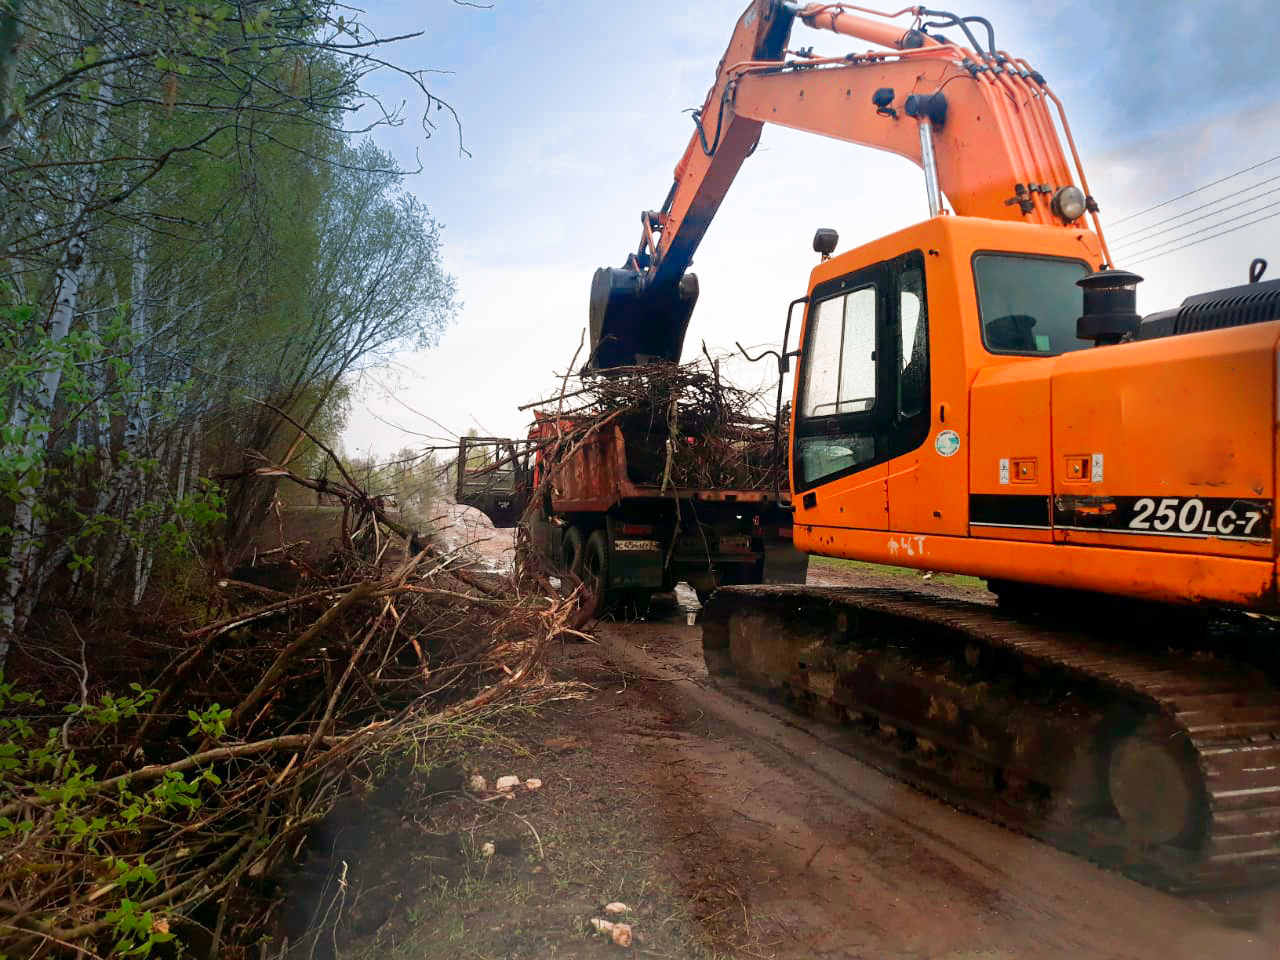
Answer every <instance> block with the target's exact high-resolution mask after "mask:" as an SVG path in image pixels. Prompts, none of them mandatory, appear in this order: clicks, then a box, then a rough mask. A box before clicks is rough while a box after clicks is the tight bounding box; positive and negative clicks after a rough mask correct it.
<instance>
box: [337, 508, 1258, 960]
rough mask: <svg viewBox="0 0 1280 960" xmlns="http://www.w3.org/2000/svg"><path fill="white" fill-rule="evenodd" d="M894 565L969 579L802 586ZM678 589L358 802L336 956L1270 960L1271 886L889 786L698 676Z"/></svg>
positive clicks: (793, 725) (970, 588)
mask: <svg viewBox="0 0 1280 960" xmlns="http://www.w3.org/2000/svg"><path fill="white" fill-rule="evenodd" d="M459 513H460V514H468V513H470V511H465V510H463V511H459ZM467 519H468V520H469V521H470V522H469V523H468V524H467V525H466V527H465V531H466V532H465V539H466V540H467V541H470V542H478V543H481V544H482V546H480V547H479V548H478V549H480V550H483V551H485V552H486V553H487V555H488V559H489V560H490V561H491V562H492V563H494V564H495V565H498V566H500V565H501V564H502V551H503V550H506V549H509V547H508V545H509V543H510V540H509V538H507V536H506V532H505V531H497V532H492V535H491V536H484V531H483V523H482V522H480V521H478V520H476V519H475V518H474V517H469V518H467ZM886 579H887V580H888V581H889V582H890V583H892V582H893V581H894V580H899V581H903V582H905V581H907V580H910V581H912V585H913V586H915V587H917V588H924V589H929V590H936V591H938V592H939V593H945V594H948V595H954V594H957V593H965V594H966V595H976V596H978V597H979V598H980V597H981V593H980V592H977V591H978V590H979V587H978V586H977V584H976V583H974V582H972V581H966V580H965V579H964V578H949V577H932V578H930V579H928V580H925V579H922V578H921V577H920V575H919V574H917V573H914V572H910V571H897V572H889V573H875V572H873V571H871V570H868V569H865V568H862V567H858V566H847V565H846V566H842V565H839V564H824V563H818V564H815V565H814V566H813V568H812V570H811V580H812V581H814V582H826V583H849V584H858V583H867V582H876V583H882V584H883V583H885V582H886ZM680 598H681V602H680V604H679V605H677V606H675V607H673V608H668V609H667V610H666V611H665V612H662V613H660V614H659V615H658V616H656V617H655V618H654V619H652V620H650V621H647V622H639V623H627V624H619V623H606V624H601V625H599V627H598V630H597V631H596V638H597V642H596V643H571V644H565V645H564V646H563V647H561V648H560V649H558V650H557V651H556V654H555V661H554V671H555V674H556V676H557V678H559V679H562V680H565V681H571V682H574V683H577V684H580V685H581V686H580V687H579V688H578V689H579V691H580V693H581V697H580V698H578V699H568V700H561V701H557V702H554V703H551V704H547V705H544V706H542V707H539V708H538V709H536V710H533V711H514V712H512V713H511V714H509V715H508V716H507V717H506V718H505V720H504V721H503V722H502V723H501V724H500V725H499V726H498V727H497V728H495V729H486V730H476V731H473V732H472V733H471V734H470V735H471V736H473V738H474V740H473V742H472V743H470V744H469V745H468V749H467V752H466V757H467V759H466V760H465V761H464V762H463V764H462V765H461V766H460V767H457V768H450V769H448V770H443V771H435V773H434V774H433V775H434V776H435V777H436V778H437V780H436V782H437V786H438V790H437V792H435V793H428V794H427V795H426V796H422V795H419V794H415V795H414V798H413V800H412V801H411V802H410V803H409V805H408V806H406V805H405V801H404V800H403V799H397V798H396V797H394V796H393V797H392V799H391V800H390V801H386V800H385V799H384V801H383V802H382V803H381V805H380V806H378V807H377V808H376V811H375V812H372V813H371V812H370V809H371V808H366V809H364V810H363V811H361V812H359V814H358V815H359V816H364V817H366V818H369V820H368V822H367V823H365V824H363V825H362V826H361V827H359V828H358V829H355V831H354V832H356V833H359V834H361V835H362V836H364V837H365V839H366V846H365V847H363V848H362V849H361V851H360V852H358V853H357V854H349V856H351V857H352V858H354V857H355V856H357V855H359V856H361V857H364V858H369V859H373V860H376V861H377V863H378V867H379V870H380V872H381V876H382V878H383V879H382V882H381V883H380V884H372V885H370V886H377V887H379V890H380V892H379V893H377V894H376V895H367V896H366V899H365V900H364V901H363V903H364V905H363V906H361V903H359V902H357V903H352V904H350V905H349V906H350V909H351V910H352V913H353V915H354V916H355V917H356V919H357V920H358V921H359V922H358V923H357V924H356V926H357V927H358V930H357V934H358V935H354V936H350V937H343V938H342V940H341V941H340V942H338V949H336V950H335V951H332V952H330V954H329V955H334V954H335V953H336V954H338V955H342V956H352V957H361V958H366V960H392V958H401V957H403V958H409V957H413V958H435V957H482V958H498V957H510V958H516V957H530V958H532V957H539V958H545V957H584V958H588V957H590V958H594V957H608V956H615V957H616V956H622V955H625V954H627V953H636V954H638V955H641V956H657V957H706V958H712V957H776V958H797V960H799V958H812V957H832V958H834V957H851V958H868V960H870V958H876V960H879V958H915V960H942V958H946V960H978V958H985V960H1014V958H1016V960H1032V958H1045V960H1064V958H1082V960H1083V958H1106V960H1146V958H1152V960H1156V958H1160V960H1165V958H1169V960H1180V958H1187V960H1191V958H1217V957H1222V958H1233V960H1234V958H1240V960H1253V958H1268V960H1274V958H1275V957H1277V956H1278V955H1280V891H1275V890H1262V891H1253V892H1249V893H1247V894H1232V895H1219V896H1215V897H1175V896H1171V895H1168V894H1165V893H1162V892H1159V891H1157V890H1154V889H1150V888H1147V887H1144V886H1141V885H1139V884H1137V883H1135V882H1133V881H1130V880H1128V879H1126V878H1124V877H1121V876H1119V875H1117V874H1114V873H1110V872H1107V871H1104V870H1102V869H1100V868H1098V867H1095V866H1093V865H1092V864H1090V863H1088V862H1086V861H1083V860H1080V859H1078V858H1075V857H1072V856H1070V855H1067V854H1064V853H1061V852H1059V851H1057V850H1055V849H1053V848H1051V847H1049V846H1046V845H1045V844H1043V843H1041V842H1039V841H1036V840H1032V839H1029V838H1027V837H1024V836H1021V835H1018V834H1015V833H1012V832H1010V831H1008V830H1005V829H1002V828H1000V827H997V826H994V825H992V824H989V823H986V822H984V821H982V820H980V819H978V818H975V817H973V816H971V815H968V814H965V813H961V812H958V811H956V810H953V809H951V808H949V807H947V806H946V805H944V804H942V803H940V802H939V801H937V800H935V799H933V798H931V797H928V796H925V795H923V794H921V793H918V792H916V791H915V790H912V789H911V788H908V787H906V786H903V785H901V784H899V783H897V782H895V781H894V780H892V779H891V778H889V777H887V776H885V775H883V774H882V773H880V772H878V771H877V770H875V769H872V768H871V767H869V766H866V765H864V764H862V763H860V762H859V761H857V760H855V759H853V758H852V757H851V756H849V754H848V748H847V746H846V744H845V743H844V742H842V739H841V734H840V731H839V730H837V729H834V728H821V727H820V728H817V729H813V728H812V727H811V725H810V724H809V723H808V722H807V721H804V720H801V719H800V718H798V717H796V716H795V715H792V714H789V713H787V712H785V711H784V710H782V709H781V708H778V707H776V706H774V705H772V704H769V703H766V702H764V701H763V700H759V699H757V698H755V697H753V696H750V695H746V694H742V693H739V692H736V691H723V690H719V689H717V688H714V687H712V686H711V685H709V683H708V681H707V678H706V675H705V671H704V669H703V666H702V662H701V651H700V638H699V631H698V628H697V627H696V626H691V625H689V623H688V619H689V617H688V614H689V612H691V611H693V610H694V609H696V601H693V600H692V598H691V597H690V595H689V594H687V593H684V592H682V593H681V594H680ZM477 773H478V774H481V775H483V776H485V777H486V779H487V780H488V783H489V786H492V784H493V781H494V779H495V778H496V777H497V776H501V775H505V774H513V775H517V776H520V777H521V778H528V777H536V778H538V779H539V780H541V787H540V788H539V789H537V790H534V791H530V790H527V789H523V788H521V789H520V790H518V791H516V793H515V795H514V799H509V800H508V799H496V798H494V796H493V794H492V793H491V792H479V793H477V792H473V791H465V790H459V789H458V787H459V786H460V784H461V783H462V782H464V781H465V780H466V778H469V777H470V776H471V775H473V774H477ZM370 824H373V826H370ZM486 843H492V844H494V848H493V852H492V854H490V855H488V856H486V855H485V850H486V848H485V844H486ZM362 896H364V895H362ZM611 901H621V902H623V903H625V904H626V905H627V906H628V907H629V908H630V911H629V912H628V913H626V914H622V915H619V916H617V917H615V918H614V919H618V920H622V921H628V922H629V923H630V924H631V928H632V933H633V937H634V939H633V942H632V945H631V946H630V947H626V948H624V947H618V946H615V945H614V944H613V943H612V942H610V941H609V940H607V939H606V938H605V937H603V936H601V935H600V934H598V933H596V932H595V931H594V930H593V928H592V926H591V920H592V918H599V919H605V918H606V917H607V915H606V914H605V913H604V912H603V907H604V905H605V904H606V903H609V902H611ZM370 904H372V906H370ZM362 910H363V911H364V913H362V912H361V911H362ZM322 953H323V951H322Z"/></svg>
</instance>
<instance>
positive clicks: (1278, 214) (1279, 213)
mask: <svg viewBox="0 0 1280 960" xmlns="http://www.w3.org/2000/svg"><path fill="white" fill-rule="evenodd" d="M1260 209H1264V210H1265V209H1266V208H1265V207H1262V208H1260ZM1276 217H1280V211H1277V212H1276V213H1268V214H1267V215H1266V216H1265V217H1259V218H1258V219H1257V220H1250V221H1249V222H1248V223H1242V224H1240V226H1238V227H1232V228H1231V229H1230V230H1223V231H1222V232H1221V233H1215V234H1213V235H1212V236H1209V237H1201V238H1200V239H1199V240H1192V241H1191V242H1190V243H1184V244H1183V245H1182V246H1180V247H1174V248H1173V249H1172V250H1164V251H1162V252H1160V253H1154V254H1152V255H1151V256H1149V257H1143V258H1142V259H1141V260H1134V261H1132V262H1130V263H1129V264H1127V266H1137V265H1138V264H1140V263H1146V262H1147V261H1148V260H1155V259H1157V258H1159V257H1163V256H1165V255H1166V254H1170V253H1177V252H1178V251H1179V250H1185V249H1186V248H1187V247H1194V246H1195V245H1196V244H1197V243H1205V242H1206V241H1208V240H1215V239H1217V238H1218V237H1225V236H1226V235H1227V234H1228V233H1235V232H1236V231H1237V230H1243V229H1244V228H1245V227H1252V226H1253V225H1254V224H1255V223H1262V222H1263V221H1264V220H1272V219H1274V218H1276ZM1209 229H1213V228H1212V227H1210V228H1209Z"/></svg>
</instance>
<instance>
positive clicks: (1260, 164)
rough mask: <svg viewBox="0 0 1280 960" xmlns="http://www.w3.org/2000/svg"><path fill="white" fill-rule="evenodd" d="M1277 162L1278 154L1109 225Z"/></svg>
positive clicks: (1138, 215)
mask: <svg viewBox="0 0 1280 960" xmlns="http://www.w3.org/2000/svg"><path fill="white" fill-rule="evenodd" d="M1277 160H1280V153H1278V154H1276V155H1275V156H1274V157H1268V158H1267V159H1266V160H1261V161H1259V162H1258V163H1255V164H1254V165H1253V166H1251V167H1245V168H1244V169H1243V170H1237V171H1236V172H1235V173H1229V174H1227V175H1226V176H1225V177H1219V178H1218V179H1217V180H1214V181H1213V182H1212V183H1206V184H1203V185H1202V186H1199V187H1196V188H1195V189H1194V190H1188V191H1187V192H1186V193H1180V194H1178V195H1177V196H1176V197H1170V198H1169V199H1168V200H1161V201H1160V202H1159V203H1157V204H1155V205H1154V206H1150V207H1147V209H1145V210H1139V211H1138V212H1137V213H1131V214H1129V216H1127V217H1121V218H1120V219H1119V220H1113V221H1112V222H1111V225H1112V226H1115V225H1117V224H1120V223H1126V222H1128V221H1129V220H1136V219H1137V218H1138V217H1141V216H1143V215H1144V214H1147V213H1150V212H1151V211H1152V210H1159V209H1160V208H1161V207H1167V206H1168V205H1169V204H1171V203H1177V202H1178V201H1179V200H1185V199H1186V198H1187V197H1189V196H1191V195H1192V194H1193V193H1199V192H1200V191H1201V190H1208V189H1209V188H1210V187H1216V186H1217V185H1218V184H1220V183H1226V182H1227V181H1228V180H1234V179H1235V178H1236V177H1238V176H1241V175H1242V174H1246V173H1249V172H1250V171H1252V170H1257V169H1258V168H1259V167H1265V166H1266V165H1267V164H1268V163H1275V162H1276V161H1277Z"/></svg>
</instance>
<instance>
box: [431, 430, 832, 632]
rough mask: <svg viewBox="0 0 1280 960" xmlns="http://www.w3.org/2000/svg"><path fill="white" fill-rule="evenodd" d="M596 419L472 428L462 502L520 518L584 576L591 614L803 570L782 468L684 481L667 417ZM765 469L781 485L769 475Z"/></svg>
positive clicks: (563, 566)
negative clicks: (728, 478)
mask: <svg viewBox="0 0 1280 960" xmlns="http://www.w3.org/2000/svg"><path fill="white" fill-rule="evenodd" d="M599 419H600V418H590V417H584V416H581V415H579V416H576V417H566V416H563V415H557V414H550V413H537V414H536V416H535V419H534V422H533V425H532V426H531V428H530V431H529V435H528V436H527V437H526V438H525V439H524V440H522V441H519V442H517V441H513V440H508V439H497V438H485V437H463V438H462V439H461V440H460V441H459V444H458V459H457V464H458V469H457V471H456V480H455V496H456V499H457V501H458V503H460V504H464V505H466V506H471V507H475V508H476V509H478V510H480V511H481V512H482V513H484V514H485V515H486V516H488V517H489V518H490V520H492V521H493V523H494V526H497V527H512V526H519V528H520V533H519V535H520V537H522V538H525V539H526V541H527V543H528V545H529V547H530V548H532V549H533V550H534V551H535V552H536V554H537V555H538V556H539V557H541V558H542V559H543V560H544V561H545V563H546V565H547V566H548V567H549V569H550V570H552V571H553V572H555V573H556V574H558V575H559V576H560V578H561V580H562V583H563V584H564V585H565V587H566V588H567V589H574V588H576V587H577V586H578V585H579V584H581V585H582V587H583V589H582V596H583V601H584V603H585V604H587V605H588V607H589V608H590V613H591V614H592V615H597V616H602V615H605V614H608V613H613V612H621V611H623V610H624V609H625V610H628V611H632V612H634V611H639V612H641V613H643V612H644V611H645V610H646V609H647V606H648V602H649V600H650V599H651V598H652V597H653V595H654V594H657V593H667V592H670V591H672V590H673V589H674V588H675V586H676V584H678V583H681V582H684V583H687V584H688V585H689V586H690V587H692V588H693V589H694V591H696V593H697V595H698V597H699V599H700V600H703V601H705V600H706V599H707V598H708V597H710V595H711V593H712V592H713V591H714V590H715V589H716V588H717V587H720V586H724V585H727V584H758V583H803V582H804V581H805V576H806V572H807V569H808V557H807V555H805V554H803V553H800V552H799V551H797V550H796V549H795V548H794V547H793V546H792V543H791V517H792V511H791V500H790V496H789V494H788V493H787V490H786V487H785V477H781V476H780V475H779V474H778V473H777V471H776V470H775V471H773V472H772V473H770V472H769V469H768V468H769V465H768V464H765V465H764V466H763V468H762V469H761V470H758V471H757V472H756V479H755V481H754V482H753V483H751V484H750V485H744V486H743V487H733V486H725V485H717V486H697V487H690V486H684V485H680V484H678V483H676V482H673V481H672V480H671V478H670V470H669V463H670V461H671V457H670V456H669V451H668V445H669V443H670V442H672V441H671V437H670V433H669V429H668V425H667V424H666V423H665V422H655V421H654V420H653V419H652V418H651V417H647V416H645V415H644V414H643V413H641V412H637V411H632V412H630V414H629V415H621V416H615V417H613V418H611V419H608V422H606V423H603V424H601V423H600V422H599ZM677 442H679V443H681V444H683V447H684V448H683V449H682V450H680V451H679V453H680V458H681V460H682V461H684V462H690V461H702V462H706V461H708V460H709V459H710V458H709V457H708V456H707V455H706V451H705V450H703V449H702V446H703V445H704V444H706V443H708V442H709V440H708V439H707V438H705V437H703V438H700V437H697V436H685V437H681V438H679V440H678V441H677ZM770 446H772V444H770ZM770 456H772V455H771V454H769V453H767V452H766V453H764V454H763V455H762V457H761V459H767V458H768V457H770ZM774 462H775V463H776V462H785V455H783V457H782V460H781V461H777V460H775V461H774ZM761 474H763V475H764V476H765V477H766V478H768V477H772V478H773V479H781V480H782V486H781V488H779V486H778V484H776V483H775V484H773V485H771V486H767V487H766V486H762V485H761V479H760V477H761Z"/></svg>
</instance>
